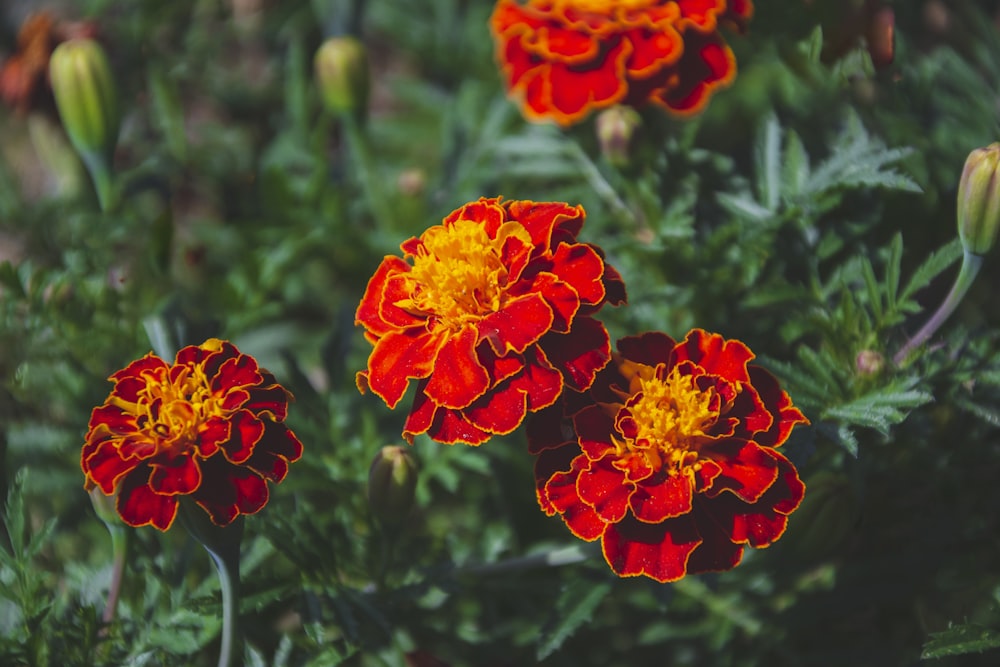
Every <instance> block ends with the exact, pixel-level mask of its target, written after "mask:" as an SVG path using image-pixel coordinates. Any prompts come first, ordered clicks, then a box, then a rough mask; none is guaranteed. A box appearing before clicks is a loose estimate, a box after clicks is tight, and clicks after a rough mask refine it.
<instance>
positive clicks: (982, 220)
mask: <svg viewBox="0 0 1000 667" xmlns="http://www.w3.org/2000/svg"><path fill="white" fill-rule="evenodd" d="M998 167H1000V142H994V143H992V144H990V145H989V146H987V147H986V148H977V149H976V150H974V151H972V152H971V153H969V157H968V158H966V160H965V168H964V169H963V170H962V180H961V181H959V183H958V236H959V238H960V239H961V240H962V247H963V248H964V249H965V251H966V252H967V253H972V254H974V255H985V254H986V253H988V252H989V251H990V248H992V247H993V244H994V243H995V242H996V239H997V228H998V225H1000V177H998Z"/></svg>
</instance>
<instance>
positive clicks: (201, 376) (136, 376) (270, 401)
mask: <svg viewBox="0 0 1000 667" xmlns="http://www.w3.org/2000/svg"><path fill="white" fill-rule="evenodd" d="M109 379H110V380H111V381H112V382H114V383H115V386H114V389H112V391H111V394H110V395H109V396H108V398H107V400H106V401H105V402H104V405H102V406H100V407H97V408H95V409H94V411H93V413H92V414H91V417H90V430H89V431H88V433H87V438H86V443H85V444H84V446H83V452H82V456H81V467H82V468H83V472H84V474H85V475H86V478H87V479H86V488H87V489H88V490H91V489H94V488H95V487H99V488H100V490H101V491H102V492H103V493H104V494H105V495H112V494H115V495H117V501H116V507H117V510H118V514H119V515H120V516H121V518H122V520H123V521H124V522H125V523H127V524H129V525H130V526H147V525H151V526H154V527H156V528H159V529H160V530H167V529H168V528H170V526H171V524H173V522H174V519H175V517H176V516H177V504H178V500H179V498H180V497H181V496H190V497H191V499H192V500H193V501H194V502H195V503H197V504H198V505H200V506H201V507H202V508H203V509H204V510H205V511H206V512H208V515H209V517H210V518H211V520H212V521H213V523H215V524H216V525H219V526H225V525H227V524H229V523H231V522H232V521H233V520H234V519H236V517H238V516H239V515H241V514H253V513H255V512H257V511H258V510H260V509H261V508H262V507H264V505H266V504H267V500H268V488H267V480H270V481H271V482H274V483H278V482H280V481H281V480H283V479H284V478H285V475H286V473H287V472H288V464H289V463H290V462H292V461H296V460H298V458H299V457H300V456H301V455H302V443H300V442H299V440H298V438H296V437H295V434H294V433H292V431H291V430H290V429H289V428H288V427H287V426H285V424H284V423H283V422H284V420H285V415H286V413H287V409H288V401H289V399H290V398H291V395H290V394H289V393H288V392H287V391H286V390H285V389H284V388H283V387H282V386H281V385H280V384H278V383H277V382H276V381H275V379H274V376H273V375H271V374H270V373H268V372H267V371H266V370H264V369H262V368H259V367H258V366H257V361H256V360H255V359H254V358H253V357H251V356H249V355H246V354H242V353H241V352H240V351H239V350H237V349H236V347H235V346H234V345H233V344H232V343H229V342H226V341H221V340H218V339H215V338H212V339H209V340H208V341H206V342H205V343H203V344H201V345H199V346H194V345H191V346H188V347H185V348H184V349H182V350H181V351H180V352H178V353H177V357H176V359H175V361H174V363H173V364H168V363H167V362H165V361H164V360H163V359H161V358H160V357H158V356H156V355H154V354H148V355H146V356H145V357H143V358H142V359H139V360H137V361H134V362H132V363H131V364H129V365H128V366H127V367H126V368H124V369H122V370H120V371H118V372H117V373H115V374H114V375H112V376H111V377H110V378H109Z"/></svg>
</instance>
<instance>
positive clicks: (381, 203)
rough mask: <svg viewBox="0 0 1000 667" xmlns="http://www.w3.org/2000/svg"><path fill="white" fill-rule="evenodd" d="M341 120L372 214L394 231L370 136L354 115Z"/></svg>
mask: <svg viewBox="0 0 1000 667" xmlns="http://www.w3.org/2000/svg"><path fill="white" fill-rule="evenodd" d="M339 118H340V121H341V127H343V130H344V136H345V138H346V139H347V145H348V148H349V150H350V151H351V158H353V160H354V161H355V165H356V169H357V171H356V173H357V177H358V181H359V183H360V185H361V190H362V193H363V194H364V196H365V199H367V200H368V206H369V207H371V211H372V214H373V215H375V217H376V218H378V219H379V222H380V223H381V224H382V225H384V229H389V230H394V229H395V228H396V227H395V224H394V221H393V213H392V209H391V208H390V207H389V205H388V201H389V200H388V198H387V197H386V193H385V192H384V191H383V189H382V187H381V183H379V182H378V180H377V179H376V178H375V167H374V166H373V164H372V159H371V151H370V150H369V145H368V136H367V134H366V133H365V130H364V128H363V127H362V125H361V123H360V122H359V121H358V120H357V119H356V118H355V117H354V116H353V115H352V114H349V113H345V114H341V115H340V116H339Z"/></svg>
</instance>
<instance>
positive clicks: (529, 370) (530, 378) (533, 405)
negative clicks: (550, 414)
mask: <svg viewBox="0 0 1000 667" xmlns="http://www.w3.org/2000/svg"><path fill="white" fill-rule="evenodd" d="M524 361H525V366H524V373H522V374H521V375H520V376H519V377H517V378H516V379H515V380H514V381H513V382H514V384H515V385H516V386H517V387H518V388H520V389H521V390H522V391H524V393H525V394H527V396H528V409H529V410H531V411H532V412H534V411H535V410H541V409H542V408H547V407H548V406H550V405H552V404H553V403H555V402H556V400H557V399H558V398H559V395H560V394H561V393H562V388H563V378H562V374H561V373H560V372H559V371H557V370H555V369H554V368H553V367H552V364H551V363H549V360H548V359H546V358H545V355H544V354H543V353H542V351H541V350H539V349H538V348H535V349H533V350H529V351H528V352H527V354H525V360H524Z"/></svg>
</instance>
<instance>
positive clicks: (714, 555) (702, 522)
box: [687, 502, 743, 574]
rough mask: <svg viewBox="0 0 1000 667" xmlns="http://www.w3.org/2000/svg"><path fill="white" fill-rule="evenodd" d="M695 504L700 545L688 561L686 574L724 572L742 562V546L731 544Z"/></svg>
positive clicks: (698, 505)
mask: <svg viewBox="0 0 1000 667" xmlns="http://www.w3.org/2000/svg"><path fill="white" fill-rule="evenodd" d="M700 506H701V503H700V502H695V508H694V514H693V516H694V519H695V522H696V523H697V525H698V534H700V535H701V538H702V540H703V541H702V543H701V544H700V545H698V548H697V549H695V550H694V552H693V553H692V554H691V557H690V558H689V559H688V564H687V571H688V574H700V573H702V572H725V571H726V570H731V569H733V568H734V567H736V566H737V565H739V564H740V561H741V560H743V545H741V544H733V542H732V540H730V539H729V535H728V534H727V533H726V532H725V531H724V530H723V529H722V528H721V527H720V526H719V525H718V524H717V523H716V522H715V520H714V519H712V518H711V517H710V516H709V515H708V514H707V513H706V512H705V511H704V510H703V509H701V507H700Z"/></svg>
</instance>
